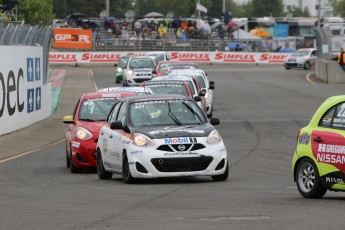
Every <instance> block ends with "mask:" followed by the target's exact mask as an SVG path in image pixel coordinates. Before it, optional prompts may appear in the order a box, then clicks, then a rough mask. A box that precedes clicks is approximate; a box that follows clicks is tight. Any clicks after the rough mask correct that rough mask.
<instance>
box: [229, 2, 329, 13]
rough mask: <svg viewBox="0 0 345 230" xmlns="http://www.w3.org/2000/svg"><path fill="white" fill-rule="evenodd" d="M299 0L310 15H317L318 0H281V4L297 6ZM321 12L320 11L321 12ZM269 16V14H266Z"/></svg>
mask: <svg viewBox="0 0 345 230" xmlns="http://www.w3.org/2000/svg"><path fill="white" fill-rule="evenodd" d="M248 1H249V0H234V2H236V3H244V2H248ZM300 1H301V2H302V8H304V7H308V8H309V12H310V15H311V16H317V11H316V10H315V5H316V4H317V3H318V1H319V0H283V4H284V5H285V6H286V5H295V6H299V4H300ZM327 3H328V0H321V6H322V5H323V4H327ZM321 14H322V12H321ZM267 16H269V15H267Z"/></svg>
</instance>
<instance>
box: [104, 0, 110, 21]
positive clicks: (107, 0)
mask: <svg viewBox="0 0 345 230" xmlns="http://www.w3.org/2000/svg"><path fill="white" fill-rule="evenodd" d="M109 1H110V0H105V12H106V13H107V17H109V16H110V15H109V8H110V7H109V5H110V3H109Z"/></svg>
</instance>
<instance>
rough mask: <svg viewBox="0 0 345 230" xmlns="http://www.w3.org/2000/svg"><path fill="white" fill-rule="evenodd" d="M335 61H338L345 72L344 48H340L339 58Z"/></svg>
mask: <svg viewBox="0 0 345 230" xmlns="http://www.w3.org/2000/svg"><path fill="white" fill-rule="evenodd" d="M333 60H334V61H338V63H339V65H340V67H341V68H342V70H343V71H345V53H344V49H343V48H340V53H339V54H338V56H337V57H335V58H333Z"/></svg>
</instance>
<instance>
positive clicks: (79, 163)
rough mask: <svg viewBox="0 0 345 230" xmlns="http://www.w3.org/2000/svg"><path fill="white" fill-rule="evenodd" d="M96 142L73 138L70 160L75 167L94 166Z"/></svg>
mask: <svg viewBox="0 0 345 230" xmlns="http://www.w3.org/2000/svg"><path fill="white" fill-rule="evenodd" d="M95 150H96V142H94V141H93V140H85V141H83V140H79V139H78V140H75V141H73V142H72V160H73V163H74V165H75V166H76V167H77V168H90V167H96V157H95Z"/></svg>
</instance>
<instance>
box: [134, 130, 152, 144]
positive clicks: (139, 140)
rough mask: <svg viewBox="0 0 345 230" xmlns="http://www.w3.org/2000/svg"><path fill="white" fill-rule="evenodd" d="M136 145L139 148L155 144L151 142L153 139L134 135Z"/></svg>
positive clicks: (139, 134) (138, 134)
mask: <svg viewBox="0 0 345 230" xmlns="http://www.w3.org/2000/svg"><path fill="white" fill-rule="evenodd" d="M133 137H134V142H133V143H134V144H135V145H137V146H140V147H142V146H152V145H154V144H155V143H154V142H153V141H152V140H151V138H149V137H147V136H145V135H144V134H141V133H134V135H133Z"/></svg>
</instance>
